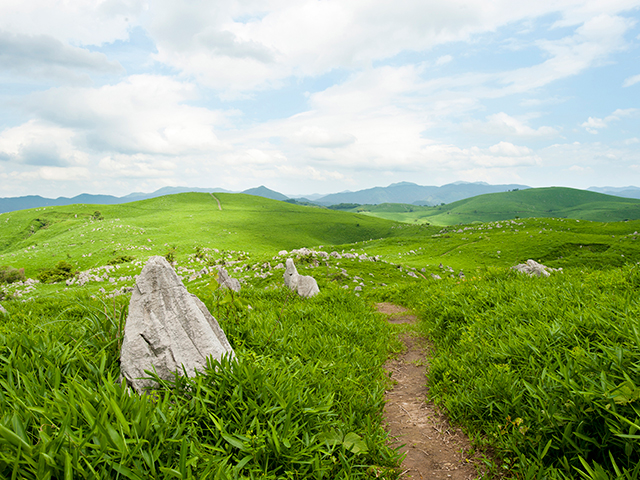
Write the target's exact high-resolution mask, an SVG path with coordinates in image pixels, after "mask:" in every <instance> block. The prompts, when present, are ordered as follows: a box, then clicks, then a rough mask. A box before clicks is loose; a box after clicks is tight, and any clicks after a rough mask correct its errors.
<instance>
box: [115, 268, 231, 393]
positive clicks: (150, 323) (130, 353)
mask: <svg viewBox="0 0 640 480" xmlns="http://www.w3.org/2000/svg"><path fill="white" fill-rule="evenodd" d="M223 355H229V356H231V357H232V358H233V357H235V354H234V352H233V348H231V345H230V344H229V341H228V340H227V337H226V335H225V334H224V332H223V331H222V329H221V328H220V326H219V325H218V322H217V321H216V319H215V318H213V316H212V315H211V314H210V313H209V311H208V310H207V307H206V306H205V305H204V303H202V302H201V301H200V299H198V297H196V296H195V295H192V294H190V293H189V292H188V291H187V289H186V288H185V286H184V285H183V283H182V281H181V280H180V278H179V277H178V275H177V274H176V272H175V271H174V269H173V267H171V265H170V264H169V262H167V260H166V259H165V258H164V257H159V256H156V257H151V258H150V259H149V261H148V262H147V264H146V265H145V266H144V268H143V269H142V273H141V274H140V276H139V277H138V279H137V281H136V286H135V289H134V290H133V293H132V294H131V302H130V303H129V316H128V317H127V322H126V324H125V328H124V340H123V343H122V350H121V354H120V369H121V372H122V375H123V376H124V378H126V380H127V383H128V384H129V385H130V386H132V387H133V388H134V389H135V390H136V391H137V392H139V393H142V392H144V391H145V390H148V389H151V388H154V387H155V386H156V384H155V382H153V381H152V380H148V379H145V377H148V375H147V374H146V373H145V370H148V371H153V370H155V372H156V373H157V374H158V376H159V377H160V378H162V379H166V380H171V379H173V378H174V372H178V373H179V374H183V373H184V372H185V371H186V373H187V375H189V376H193V375H195V371H196V370H200V371H202V370H203V369H204V367H205V366H206V364H207V358H209V357H212V358H214V359H220V358H221V357H222V356H223Z"/></svg>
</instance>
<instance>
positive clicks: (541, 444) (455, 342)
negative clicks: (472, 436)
mask: <svg viewBox="0 0 640 480" xmlns="http://www.w3.org/2000/svg"><path fill="white" fill-rule="evenodd" d="M480 276H481V277H482V278H477V277H476V278H470V279H467V280H466V281H460V280H445V281H442V282H433V283H432V285H431V287H430V288H429V289H424V288H422V289H416V288H408V289H405V290H404V291H402V292H398V293H399V294H400V295H402V297H403V298H404V300H405V302H406V303H407V304H409V305H411V306H412V307H414V308H415V309H416V310H417V312H418V313H419V315H420V317H421V328H422V330H423V332H424V333H426V334H427V335H429V336H430V337H431V338H432V339H433V340H434V341H435V344H436V354H435V358H434V359H433V361H432V364H431V374H430V392H431V395H432V396H433V398H434V399H435V400H436V401H437V402H439V403H440V404H441V405H442V406H443V407H445V408H446V410H447V411H448V412H449V414H450V415H451V416H452V417H453V419H454V420H456V421H458V422H460V423H462V424H464V425H466V426H467V427H468V428H469V429H470V430H471V431H472V432H476V433H479V434H480V435H481V436H484V438H485V441H486V442H488V443H489V444H491V445H493V446H495V447H497V448H498V450H499V451H500V452H501V455H502V456H503V458H504V463H503V464H502V467H503V468H504V469H506V470H509V471H511V472H513V473H515V474H517V475H518V476H522V477H523V478H576V477H580V476H581V477H584V478H594V479H595V478H598V479H604V478H634V479H635V478H640V467H639V466H638V465H639V464H640V442H639V441H638V440H639V439H640V432H639V431H640V326H639V325H638V317H639V314H640V304H639V302H638V296H637V292H638V287H639V286H640V271H639V268H638V266H626V267H623V268H619V269H615V270H608V271H604V272H601V271H595V270H593V271H575V272H573V273H571V272H567V273H565V274H557V273H556V274H554V275H553V276H552V277H550V278H529V277H526V276H523V275H520V274H517V273H515V272H510V271H506V270H502V269H486V270H484V271H483V272H482V273H480Z"/></svg>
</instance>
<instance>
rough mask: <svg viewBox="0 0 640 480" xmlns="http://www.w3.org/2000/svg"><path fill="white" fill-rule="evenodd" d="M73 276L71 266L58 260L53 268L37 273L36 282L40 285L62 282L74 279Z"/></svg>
mask: <svg viewBox="0 0 640 480" xmlns="http://www.w3.org/2000/svg"><path fill="white" fill-rule="evenodd" d="M75 274H76V272H74V270H73V265H71V264H69V263H67V262H65V261H64V260H60V261H59V262H58V263H57V264H56V266H55V267H53V268H47V269H45V270H42V271H41V272H40V273H38V280H40V281H41V282H42V283H57V282H64V281H65V280H67V279H68V278H72V277H74V276H75Z"/></svg>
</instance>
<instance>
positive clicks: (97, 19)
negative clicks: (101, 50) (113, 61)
mask: <svg viewBox="0 0 640 480" xmlns="http://www.w3.org/2000/svg"><path fill="white" fill-rule="evenodd" d="M145 10H146V1H145V0H5V1H3V2H0V30H5V31H7V32H10V33H16V34H23V35H47V36H50V37H53V38H56V39H58V40H60V41H62V42H64V43H71V44H76V45H101V44H104V43H109V42H113V41H115V40H125V39H127V38H128V37H129V30H130V29H131V28H132V27H133V26H135V25H137V24H139V22H138V16H139V15H141V14H143V13H144V11H145Z"/></svg>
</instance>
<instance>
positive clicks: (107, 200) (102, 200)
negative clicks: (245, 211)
mask: <svg viewBox="0 0 640 480" xmlns="http://www.w3.org/2000/svg"><path fill="white" fill-rule="evenodd" d="M527 188H531V187H529V186H527V185H517V184H511V185H489V184H488V183H484V182H475V183H467V182H455V183H450V184H448V185H443V186H441V187H435V186H423V185H416V184H415V183H410V182H400V183H394V184H391V185H389V186H388V187H375V188H368V189H366V190H359V191H357V192H342V193H332V194H330V195H324V196H322V195H318V194H314V195H309V196H308V197H306V198H305V197H295V198H294V199H293V198H292V199H289V197H287V196H286V195H283V194H282V193H278V192H275V191H273V190H270V189H268V188H266V187H265V186H260V187H257V188H251V189H249V190H245V191H243V192H232V191H229V190H225V189H223V188H189V187H164V188H161V189H160V190H156V191H155V192H152V193H140V192H135V193H131V194H129V195H126V196H124V197H114V196H112V195H91V194H88V193H83V194H82V195H78V196H76V197H72V198H67V197H59V198H55V199H53V198H44V197H41V196H39V195H29V196H25V197H8V198H0V213H5V212H12V211H14V210H24V209H27V208H38V207H48V206H54V205H72V204H79V203H82V204H92V205H113V204H118V203H128V202H135V201H138V200H145V199H148V198H155V197H160V196H162V195H170V194H174V193H185V192H211V193H214V192H223V193H246V194H248V195H256V196H259V197H265V198H270V199H272V200H283V201H284V200H289V201H292V202H299V203H315V204H318V205H322V206H329V205H337V204H341V203H354V204H355V203H357V204H360V205H365V204H366V205H378V204H381V203H406V204H414V205H440V204H442V203H445V204H448V203H452V202H456V201H458V200H464V199H465V198H471V197H475V196H477V195H482V194H485V193H499V192H507V191H512V190H524V189H527ZM588 190H590V191H593V192H598V193H605V194H608V195H615V196H618V197H627V198H639V199H640V188H638V187H631V186H630V187H621V188H620V187H590V188H589V189H588Z"/></svg>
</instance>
